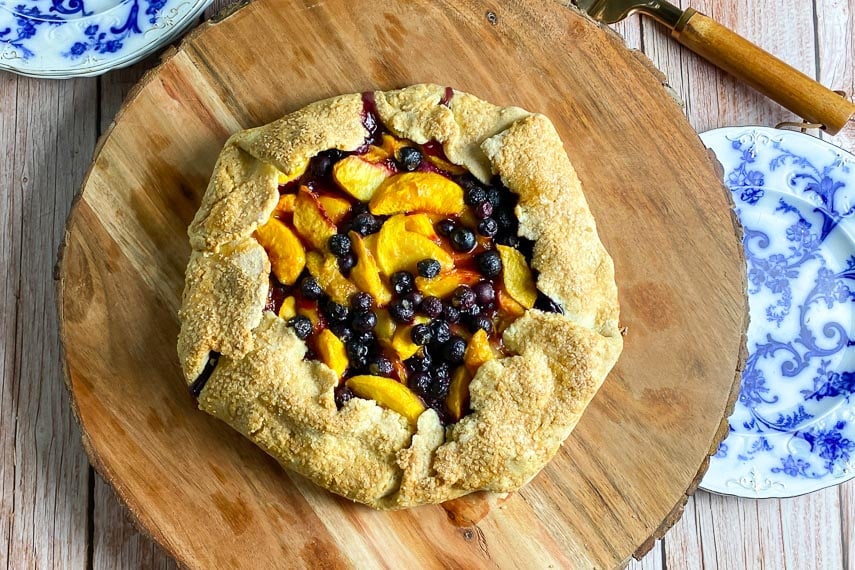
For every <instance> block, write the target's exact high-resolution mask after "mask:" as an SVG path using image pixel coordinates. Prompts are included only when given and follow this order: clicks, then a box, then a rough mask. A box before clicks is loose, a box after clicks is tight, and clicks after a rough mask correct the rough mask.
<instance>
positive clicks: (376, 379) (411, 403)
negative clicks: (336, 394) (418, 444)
mask: <svg viewBox="0 0 855 570" xmlns="http://www.w3.org/2000/svg"><path fill="white" fill-rule="evenodd" d="M347 387H348V388H350V389H351V390H353V391H354V393H355V394H356V395H357V396H359V397H360V398H365V399H367V400H374V401H375V402H377V403H378V404H380V405H381V406H383V407H384V408H389V409H390V410H392V411H393V412H398V413H399V414H401V415H402V416H404V417H405V418H406V419H407V421H409V422H410V425H415V424H416V422H417V421H418V419H419V416H420V415H422V412H424V411H425V405H424V404H423V403H422V401H421V400H420V399H419V397H418V396H416V395H415V394H413V393H412V392H411V391H410V389H409V388H407V387H406V386H404V385H403V384H401V383H400V382H397V381H395V380H392V379H391V378H383V377H382V376H370V375H363V376H354V377H353V378H350V379H348V381H347Z"/></svg>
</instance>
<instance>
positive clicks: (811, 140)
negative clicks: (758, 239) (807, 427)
mask: <svg viewBox="0 0 855 570" xmlns="http://www.w3.org/2000/svg"><path fill="white" fill-rule="evenodd" d="M749 133H755V134H760V135H766V136H768V137H770V139H771V138H772V137H776V138H780V139H781V140H796V141H798V142H797V144H798V145H801V144H809V145H813V146H814V147H815V148H816V150H817V151H819V150H824V151H830V152H833V153H835V154H836V155H837V156H838V157H839V158H843V159H844V160H845V161H846V164H849V165H851V166H852V167H853V170H852V172H851V173H849V174H848V177H847V180H852V181H853V182H855V154H853V153H850V152H848V151H847V150H845V149H842V148H839V147H837V146H835V145H832V144H831V143H829V142H827V141H824V140H822V139H819V138H817V137H813V136H811V135H807V134H805V133H800V132H796V131H789V130H781V129H774V128H770V127H764V126H757V125H745V126H735V127H722V128H717V129H711V130H708V131H705V132H703V133H700V134H699V136H700V138H701V141H702V142H703V143H704V145H706V146H707V147H708V148H709V149H710V150H712V151H713V152H715V154H716V158H717V160H719V161H720V162H721V163H722V167H723V169H722V174H723V176H724V177H725V179H724V180H723V183H724V185H725V186H726V187H727V188H728V189H729V190H731V192H734V191H735V190H736V189H744V188H751V187H753V186H751V185H735V184H734V185H731V184H728V182H727V180H726V177H727V171H728V168H727V165H726V164H725V162H724V161H723V160H722V155H723V154H724V153H723V152H721V150H723V149H720V148H719V147H717V146H716V144H717V143H718V144H721V143H722V142H723V141H725V140H729V141H733V140H735V139H738V138H741V137H744V136H746V135H747V134H749ZM717 139H718V140H717ZM771 189H772V191H774V192H778V190H776V189H775V188H774V187H772V188H771ZM737 206H738V204H737V203H736V200H734V209H736V207H737ZM848 226H850V227H849V228H847V229H843V228H842V227H841V231H842V232H844V233H845V234H846V236H847V237H849V239H850V240H852V239H853V232H852V227H855V219H850V221H849V224H848ZM851 253H852V254H853V255H855V250H853V251H852V252H851ZM746 257H747V256H746ZM746 261H747V259H746ZM749 350H750V347H749ZM735 405H736V406H739V405H740V404H739V402H738V401H737V402H736V404H735ZM844 406H846V408H847V409H849V410H853V409H855V403H852V402H850V403H849V404H848V405H847V404H845V403H843V404H839V405H838V406H836V407H834V408H832V409H831V410H830V411H829V412H827V415H829V414H831V413H832V412H834V411H835V410H836V409H837V408H843V407H844ZM849 415H852V414H851V412H850V414H849ZM823 417H824V416H823ZM849 432H852V433H853V434H855V425H852V426H850V429H849V430H848V431H847V434H848V433H849ZM790 433H793V432H790ZM735 436H736V437H748V436H747V435H743V434H738V435H735ZM776 436H777V437H779V438H781V439H783V438H785V437H789V438H790V439H791V438H792V436H788V435H787V434H786V433H783V432H782V433H780V434H771V435H769V436H767V437H773V438H774V437H776ZM730 437H731V435H730V434H728V436H726V437H725V439H724V440H723V441H722V443H723V444H724V443H726V442H727V441H728V439H730ZM716 461H717V458H716V456H715V455H712V456H711V457H710V464H709V467H708V469H707V472H706V474H705V476H704V478H703V479H702V481H701V483H700V484H699V486H698V488H699V489H702V490H704V491H708V492H711V493H714V494H717V495H723V496H734V497H742V498H750V499H759V498H790V497H798V496H802V495H806V494H809V493H812V492H815V491H819V490H822V489H827V488H830V487H835V486H837V485H840V484H841V483H844V482H846V481H849V480H852V479H853V478H855V468H853V469H848V470H844V471H843V473H842V474H841V475H840V476H833V475H832V474H831V473H828V474H827V475H826V476H824V477H822V478H820V479H798V478H794V479H792V480H789V479H788V480H785V481H786V482H787V483H791V482H796V483H798V484H797V485H795V486H793V487H790V488H787V487H786V486H782V487H776V485H777V484H778V483H779V481H772V479H771V478H770V477H768V475H769V474H768V473H760V472H759V470H758V469H757V467H756V466H753V465H752V464H751V462H747V461H742V463H744V464H745V469H746V472H745V474H744V475H743V476H742V478H741V479H740V477H739V475H731V477H730V478H728V479H727V480H722V479H719V478H716V479H713V476H715V475H716V474H715V470H714V468H713V466H714V463H715V462H716ZM853 462H855V461H854V460H852V459H850V460H849V461H848V464H852V463H853ZM758 475H762V476H765V477H766V479H765V481H764V484H767V483H768V484H769V486H768V487H767V488H765V489H758V488H757V487H754V488H752V487H751V486H750V485H746V484H745V483H741V482H740V481H743V480H744V479H745V477H747V476H753V477H754V478H755V479H754V484H755V485H756V484H757V476H758ZM785 476H786V475H784V474H782V475H780V476H777V475H776V477H777V478H778V479H779V480H783V479H782V478H783V477H785ZM734 481H735V482H736V483H737V484H736V485H733V486H729V485H728V482H734ZM750 481H751V480H750V479H749V482H750ZM761 486H763V485H761Z"/></svg>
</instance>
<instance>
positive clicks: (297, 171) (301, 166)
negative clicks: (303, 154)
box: [276, 159, 309, 186]
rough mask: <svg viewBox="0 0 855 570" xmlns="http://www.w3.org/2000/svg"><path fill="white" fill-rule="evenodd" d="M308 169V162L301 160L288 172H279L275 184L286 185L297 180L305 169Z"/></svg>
mask: <svg viewBox="0 0 855 570" xmlns="http://www.w3.org/2000/svg"><path fill="white" fill-rule="evenodd" d="M308 167H309V160H308V159H303V160H301V161H300V162H298V163H297V164H295V165H294V166H293V167H292V168H291V170H290V171H289V172H280V173H279V178H278V179H277V181H276V182H277V183H278V184H279V185H280V186H283V185H285V184H288V183H289V182H293V181H294V180H297V179H298V178H300V177H301V176H303V173H305V172H306V169H307V168H308Z"/></svg>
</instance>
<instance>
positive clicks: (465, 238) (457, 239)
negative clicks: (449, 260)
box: [451, 228, 476, 252]
mask: <svg viewBox="0 0 855 570" xmlns="http://www.w3.org/2000/svg"><path fill="white" fill-rule="evenodd" d="M475 241H476V240H475V234H474V233H472V230H470V229H469V228H457V229H455V230H454V231H453V232H451V247H452V248H454V249H455V251H461V252H466V251H472V248H473V247H475Z"/></svg>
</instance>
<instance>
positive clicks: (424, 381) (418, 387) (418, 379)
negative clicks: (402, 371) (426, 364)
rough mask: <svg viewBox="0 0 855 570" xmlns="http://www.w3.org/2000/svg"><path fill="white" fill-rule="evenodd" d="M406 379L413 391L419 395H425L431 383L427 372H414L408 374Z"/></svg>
mask: <svg viewBox="0 0 855 570" xmlns="http://www.w3.org/2000/svg"><path fill="white" fill-rule="evenodd" d="M407 380H408V383H409V385H410V388H411V389H412V390H413V392H415V393H416V394H419V395H421V396H427V394H428V391H429V390H430V384H431V377H430V374H428V373H427V372H416V373H415V374H412V375H410V377H409V378H408V379H407Z"/></svg>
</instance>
